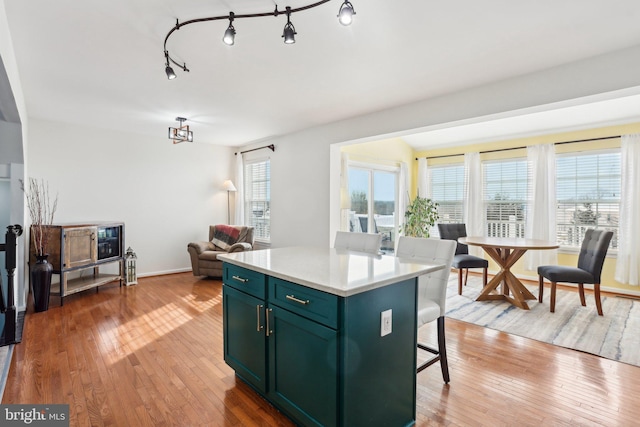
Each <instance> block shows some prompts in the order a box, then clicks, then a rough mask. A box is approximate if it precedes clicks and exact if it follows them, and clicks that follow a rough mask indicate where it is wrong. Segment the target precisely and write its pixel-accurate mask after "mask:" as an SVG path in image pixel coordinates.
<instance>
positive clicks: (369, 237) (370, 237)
mask: <svg viewBox="0 0 640 427" xmlns="http://www.w3.org/2000/svg"><path fill="white" fill-rule="evenodd" d="M381 243H382V234H370V233H353V232H349V231H337V232H336V238H335V241H334V243H333V247H334V248H336V249H347V250H350V251H358V252H367V253H371V254H374V255H377V254H379V253H380V244H381Z"/></svg>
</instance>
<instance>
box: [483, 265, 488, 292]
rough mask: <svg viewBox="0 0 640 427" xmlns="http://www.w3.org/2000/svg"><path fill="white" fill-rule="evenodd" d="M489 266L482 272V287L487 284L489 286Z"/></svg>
mask: <svg viewBox="0 0 640 427" xmlns="http://www.w3.org/2000/svg"><path fill="white" fill-rule="evenodd" d="M487 270H488V269H487V268H484V271H483V272H482V287H483V288H484V287H485V286H487Z"/></svg>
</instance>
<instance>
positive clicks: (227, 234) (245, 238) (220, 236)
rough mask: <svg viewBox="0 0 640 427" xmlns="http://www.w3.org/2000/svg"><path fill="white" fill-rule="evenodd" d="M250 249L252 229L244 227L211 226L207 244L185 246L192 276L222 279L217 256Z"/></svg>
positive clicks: (201, 242) (197, 243)
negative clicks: (189, 259)
mask: <svg viewBox="0 0 640 427" xmlns="http://www.w3.org/2000/svg"><path fill="white" fill-rule="evenodd" d="M252 249H253V227H247V226H244V225H211V226H209V241H208V242H203V241H200V242H191V243H189V244H188V245H187V252H189V256H190V257H191V268H192V269H193V275H194V276H211V277H222V261H220V260H219V259H218V255H220V254H228V253H231V252H242V251H250V250H252Z"/></svg>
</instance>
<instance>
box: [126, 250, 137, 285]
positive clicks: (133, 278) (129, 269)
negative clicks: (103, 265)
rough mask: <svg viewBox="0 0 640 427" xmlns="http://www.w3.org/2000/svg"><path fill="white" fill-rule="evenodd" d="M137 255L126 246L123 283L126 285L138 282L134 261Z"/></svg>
mask: <svg viewBox="0 0 640 427" xmlns="http://www.w3.org/2000/svg"><path fill="white" fill-rule="evenodd" d="M137 259H138V257H137V256H136V253H135V252H133V249H131V247H129V248H127V252H126V253H125V254H124V264H125V269H124V270H125V280H124V284H125V285H127V286H131V285H135V284H137V283H138V274H137V272H136V261H137Z"/></svg>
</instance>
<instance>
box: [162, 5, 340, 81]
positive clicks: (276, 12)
mask: <svg viewBox="0 0 640 427" xmlns="http://www.w3.org/2000/svg"><path fill="white" fill-rule="evenodd" d="M330 1H331V0H320V1H318V2H315V3H312V4H308V5H306V6H300V7H296V8H289V7H287V8H286V9H285V10H278V5H276V8H275V10H274V11H273V12H263V13H245V14H242V15H236V14H233V19H241V18H260V17H262V16H279V15H285V14H289V15H291V14H293V13H296V12H302V11H303V10H307V9H311V8H314V7H317V6H320V5H321V4H324V3H328V2H330ZM230 18H231V14H228V15H220V16H211V17H208V18H197V19H190V20H188V21H184V22H179V21H178V20H177V19H176V25H175V26H174V27H173V28H172V29H171V30H169V32H168V33H167V35H166V37H165V38H164V56H165V58H166V59H167V61H171V62H172V63H173V64H174V65H177V66H178V67H180V68H182V70H184V71H189V69H188V68H187V64H186V63H182V64H180V63H179V62H176V61H175V60H174V59H173V58H172V57H171V56H170V55H169V51H168V50H167V41H168V40H169V37H171V34H173V33H174V31H177V30H179V29H180V28H182V27H184V26H185V25H190V24H195V23H198V22H208V21H218V20H222V19H224V20H229V19H230Z"/></svg>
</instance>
